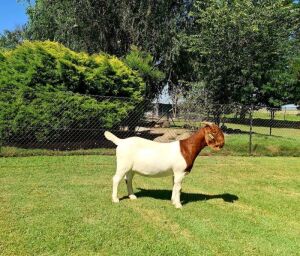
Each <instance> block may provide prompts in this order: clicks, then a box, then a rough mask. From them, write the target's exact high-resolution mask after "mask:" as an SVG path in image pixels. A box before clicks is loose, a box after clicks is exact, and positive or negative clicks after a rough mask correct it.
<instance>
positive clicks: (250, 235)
mask: <svg viewBox="0 0 300 256" xmlns="http://www.w3.org/2000/svg"><path fill="white" fill-rule="evenodd" d="M114 171H115V158H114V157H113V156H65V157H24V158H1V159H0V184H1V186H0V230H1V231H3V232H0V253H2V254H3V255H35V254H38V255H66V254H68V255H297V254H298V252H299V251H300V246H299V245H300V239H299V237H300V232H299V230H300V224H299V223H300V222H299V220H300V216H299V212H300V211H299V210H300V209H299V199H300V158H296V157H295V158H293V157H286V158H285V157H278V158H277V157H272V158H268V157H264V158H260V157H253V158H249V157H223V156H222V157H217V156H214V157H204V156H203V157H199V158H198V159H197V161H196V163H195V166H194V169H193V170H192V172H191V174H190V175H188V176H187V177H186V178H185V180H184V182H183V189H182V200H183V204H184V207H183V209H182V210H176V209H175V208H174V207H173V206H172V205H171V203H170V201H169V200H170V196H171V184H172V179H171V177H166V178H156V179H150V178H146V177H141V176H138V175H136V176H135V177H134V189H135V192H136V194H137V196H138V197H139V198H138V200H136V201H131V200H129V199H128V198H127V197H126V195H127V193H126V186H125V182H122V183H121V185H120V189H119V197H121V198H122V200H121V202H120V204H117V205H116V204H112V203H111V180H112V176H113V174H114ZM236 199H238V200H236Z"/></svg>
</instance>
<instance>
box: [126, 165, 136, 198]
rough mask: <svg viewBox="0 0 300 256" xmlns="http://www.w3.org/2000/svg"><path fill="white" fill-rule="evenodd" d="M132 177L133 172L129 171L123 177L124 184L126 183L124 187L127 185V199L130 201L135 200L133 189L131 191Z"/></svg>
mask: <svg viewBox="0 0 300 256" xmlns="http://www.w3.org/2000/svg"><path fill="white" fill-rule="evenodd" d="M133 175H134V173H133V171H129V172H127V173H126V175H125V182H126V185H127V190H128V197H129V198H130V199H136V196H135V194H134V193H133V189H132V178H133Z"/></svg>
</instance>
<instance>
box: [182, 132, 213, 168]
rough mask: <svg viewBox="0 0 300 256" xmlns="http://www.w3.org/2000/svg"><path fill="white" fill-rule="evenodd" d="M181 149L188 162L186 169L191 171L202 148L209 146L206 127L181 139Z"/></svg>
mask: <svg viewBox="0 0 300 256" xmlns="http://www.w3.org/2000/svg"><path fill="white" fill-rule="evenodd" d="M179 143H180V151H181V154H182V156H183V158H184V159H185V161H186V163H187V168H186V171H188V172H189V171H190V170H191V169H192V167H193V164H194V161H195V159H196V157H197V156H198V155H199V153H200V152H201V150H202V149H203V148H204V147H205V146H207V143H206V141H205V128H202V129H200V130H198V131H197V132H196V133H194V134H193V135H192V136H190V137H189V138H187V139H184V140H180V141H179Z"/></svg>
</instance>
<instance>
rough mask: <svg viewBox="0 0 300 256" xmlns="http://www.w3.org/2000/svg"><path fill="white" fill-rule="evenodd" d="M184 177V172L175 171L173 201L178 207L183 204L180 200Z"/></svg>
mask: <svg viewBox="0 0 300 256" xmlns="http://www.w3.org/2000/svg"><path fill="white" fill-rule="evenodd" d="M183 178H184V173H177V174H176V173H175V174H174V186H173V192H172V203H173V204H174V205H175V207H176V208H181V207H182V204H181V202H180V190H181V182H182V180H183Z"/></svg>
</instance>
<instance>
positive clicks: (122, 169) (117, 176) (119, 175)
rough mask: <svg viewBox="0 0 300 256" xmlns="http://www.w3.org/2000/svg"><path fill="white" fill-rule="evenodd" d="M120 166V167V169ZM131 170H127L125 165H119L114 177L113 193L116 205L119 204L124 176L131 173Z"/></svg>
mask: <svg viewBox="0 0 300 256" xmlns="http://www.w3.org/2000/svg"><path fill="white" fill-rule="evenodd" d="M119 166H120V167H119ZM129 169H130V168H127V167H126V166H124V165H119V164H118V163H117V171H116V174H115V175H114V177H113V191H112V201H113V202H114V203H118V202H119V198H118V186H119V183H120V181H121V180H122V178H123V177H124V175H125V174H126V173H127V172H128V171H129Z"/></svg>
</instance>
